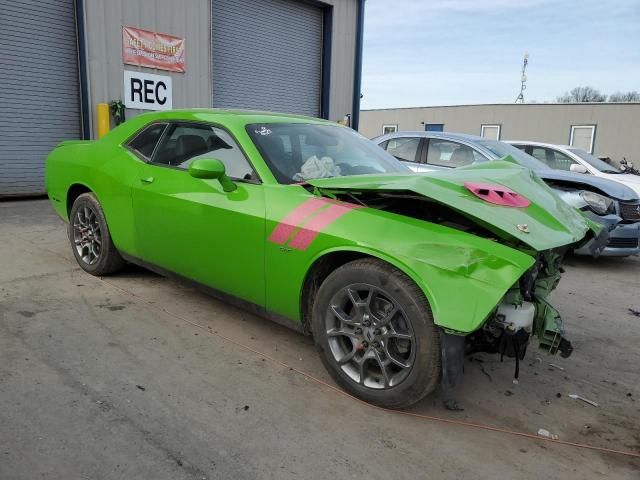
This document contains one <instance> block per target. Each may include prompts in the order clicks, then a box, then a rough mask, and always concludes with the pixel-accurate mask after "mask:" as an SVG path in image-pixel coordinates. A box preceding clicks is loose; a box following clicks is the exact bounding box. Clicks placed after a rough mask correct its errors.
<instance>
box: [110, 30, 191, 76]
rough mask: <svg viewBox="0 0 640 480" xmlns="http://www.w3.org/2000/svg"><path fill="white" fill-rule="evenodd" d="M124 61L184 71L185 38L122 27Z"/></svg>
mask: <svg viewBox="0 0 640 480" xmlns="http://www.w3.org/2000/svg"><path fill="white" fill-rule="evenodd" d="M122 62H123V63H125V64H127V65H138V66H141V67H150V68H158V69H160V70H169V71H170V72H182V73H184V71H185V68H184V38H180V37H174V36H173V35H167V34H165V33H157V32H150V31H148V30H142V29H140V28H133V27H122Z"/></svg>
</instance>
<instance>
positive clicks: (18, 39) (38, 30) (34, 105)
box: [0, 0, 80, 196]
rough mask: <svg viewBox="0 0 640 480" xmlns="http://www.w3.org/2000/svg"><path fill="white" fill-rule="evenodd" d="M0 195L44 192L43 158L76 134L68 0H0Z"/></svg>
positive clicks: (73, 38) (73, 55) (77, 110)
mask: <svg viewBox="0 0 640 480" xmlns="http://www.w3.org/2000/svg"><path fill="white" fill-rule="evenodd" d="M0 32H2V38H3V45H2V48H0V65H1V66H2V67H1V68H0V196H5V195H25V194H38V193H43V192H44V160H45V157H46V155H47V154H48V153H49V152H50V151H51V149H52V148H53V147H54V146H55V145H56V144H57V143H59V142H60V141H61V140H65V139H74V138H79V136H80V101H79V87H78V67H77V65H78V59H77V43H76V27H75V10H74V2H73V0H65V1H61V0H40V1H39V2H37V3H36V2H32V1H26V0H0Z"/></svg>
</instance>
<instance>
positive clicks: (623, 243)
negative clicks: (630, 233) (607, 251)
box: [607, 238, 638, 248]
mask: <svg viewBox="0 0 640 480" xmlns="http://www.w3.org/2000/svg"><path fill="white" fill-rule="evenodd" d="M607 247H609V248H637V247H638V239H637V238H610V239H609V243H608V244H607Z"/></svg>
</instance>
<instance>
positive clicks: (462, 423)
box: [100, 277, 640, 458]
mask: <svg viewBox="0 0 640 480" xmlns="http://www.w3.org/2000/svg"><path fill="white" fill-rule="evenodd" d="M100 280H101V281H102V282H104V283H105V284H107V285H109V286H111V287H112V288H114V289H116V290H118V291H119V292H121V293H123V294H125V295H127V296H130V297H133V298H135V299H136V301H137V302H138V303H144V304H145V305H147V306H149V307H151V308H153V309H154V310H157V311H159V312H162V313H165V314H167V315H170V316H172V317H174V318H176V319H178V320H180V321H182V322H184V323H187V324H189V325H192V326H194V327H196V328H199V329H200V330H202V331H204V332H206V333H208V334H209V335H212V336H215V337H218V338H221V339H223V340H225V341H227V342H229V343H232V344H234V345H236V346H238V347H240V348H242V349H244V350H247V351H249V352H251V353H254V354H255V355H258V356H259V357H262V358H264V359H266V360H269V361H270V362H273V363H275V364H277V365H280V366H282V367H284V368H287V369H289V370H292V371H294V372H296V373H298V374H300V375H303V376H304V377H306V378H309V379H311V380H313V381H314V382H316V383H317V384H319V385H322V386H323V387H327V388H329V389H330V390H331V391H333V392H335V393H339V394H340V395H344V396H346V397H350V398H352V399H353V400H356V401H357V402H360V403H363V404H365V405H367V406H369V407H371V408H375V409H377V410H382V411H385V412H387V413H392V414H396V415H406V416H409V417H415V418H419V419H422V420H431V421H433V422H440V423H448V424H452V425H459V426H463V427H470V428H475V429H478V430H486V431H491V432H498V433H502V434H505V435H513V436H517V437H524V438H529V439H531V440H537V441H543V442H550V443H555V444H558V445H566V446H570V447H575V448H582V449H587V450H595V451H598V452H603V453H613V454H617V455H624V456H627V457H633V458H640V453H635V452H629V451H624V450H615V449H612V448H605V447H598V446H595V445H588V444H584V443H576V442H569V441H566V440H556V439H553V438H548V437H541V436H538V435H533V434H531V433H526V432H518V431H516V430H509V429H505V428H501V427H496V426H493V425H486V424H482V423H473V422H466V421H463V420H453V419H449V418H443V417H437V416H434V415H424V414H420V413H413V412H406V411H402V410H392V409H389V408H384V407H379V406H376V405H371V404H370V403H367V402H365V401H364V400H360V399H359V398H357V397H354V396H353V395H351V394H350V393H347V392H346V391H344V390H342V389H340V388H338V387H336V386H334V385H331V384H330V383H327V382H325V381H324V380H322V379H320V378H317V377H314V376H313V375H311V374H309V373H307V372H305V371H303V370H300V369H299V368H296V367H292V366H290V365H288V364H286V363H284V362H282V361H280V360H278V359H275V358H273V357H271V356H269V355H267V354H266V353H262V352H260V351H258V350H255V349H254V348H251V347H249V346H248V345H245V344H243V343H241V342H239V341H237V340H234V339H232V338H229V337H227V336H225V335H222V334H220V333H217V332H213V331H211V330H210V329H208V328H207V327H205V326H203V325H200V324H198V323H196V322H194V321H192V320H189V319H187V318H185V317H183V316H181V315H178V314H176V313H174V312H170V311H169V310H166V309H164V308H161V307H158V306H157V305H154V304H153V303H151V302H148V301H146V300H144V299H143V298H142V297H140V296H138V295H136V294H135V293H131V292H128V291H127V290H124V289H123V288H121V287H119V286H117V285H115V284H113V283H111V282H110V281H108V280H105V279H104V278H102V277H100Z"/></svg>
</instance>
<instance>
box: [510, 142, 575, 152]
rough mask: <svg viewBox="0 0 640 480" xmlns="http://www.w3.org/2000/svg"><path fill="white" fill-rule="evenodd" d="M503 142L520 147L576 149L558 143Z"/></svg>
mask: <svg viewBox="0 0 640 480" xmlns="http://www.w3.org/2000/svg"><path fill="white" fill-rule="evenodd" d="M502 141H503V142H505V143H511V144H513V143H515V144H518V145H533V146H536V147H551V148H554V147H555V148H563V149H565V150H568V149H570V148H575V147H572V146H571V145H561V144H558V143H545V142H533V141H530V140H502Z"/></svg>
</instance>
